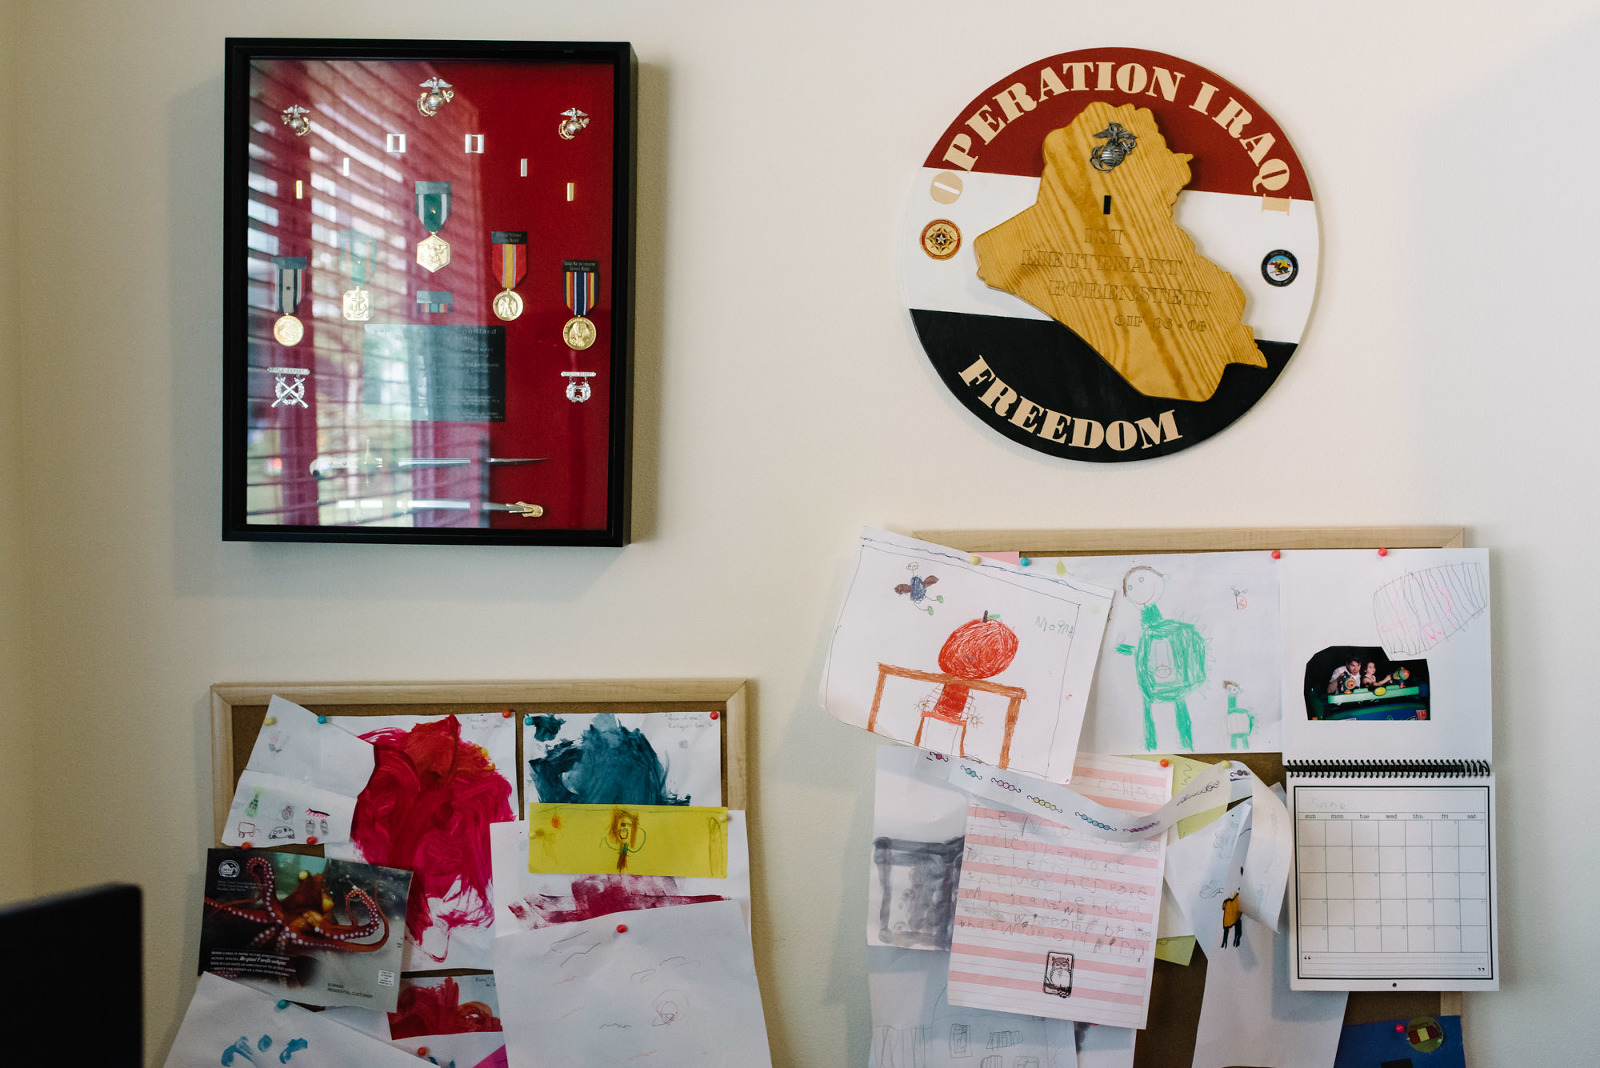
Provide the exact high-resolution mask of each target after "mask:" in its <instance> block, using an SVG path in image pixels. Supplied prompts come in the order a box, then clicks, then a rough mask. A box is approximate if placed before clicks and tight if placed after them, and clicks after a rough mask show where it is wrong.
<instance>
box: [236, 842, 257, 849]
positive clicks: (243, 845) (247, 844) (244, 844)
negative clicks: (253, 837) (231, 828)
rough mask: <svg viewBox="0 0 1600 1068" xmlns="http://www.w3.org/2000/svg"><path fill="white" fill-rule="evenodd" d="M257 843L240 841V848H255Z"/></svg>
mask: <svg viewBox="0 0 1600 1068" xmlns="http://www.w3.org/2000/svg"><path fill="white" fill-rule="evenodd" d="M255 845H256V844H255V843H254V842H240V843H239V848H240V849H254V848H255Z"/></svg>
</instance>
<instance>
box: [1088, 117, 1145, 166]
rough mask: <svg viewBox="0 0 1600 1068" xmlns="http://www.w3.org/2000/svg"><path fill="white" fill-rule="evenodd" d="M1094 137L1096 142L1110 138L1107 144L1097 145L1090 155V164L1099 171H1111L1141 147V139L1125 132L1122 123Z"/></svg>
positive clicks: (1109, 127)
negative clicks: (1130, 153) (1103, 138)
mask: <svg viewBox="0 0 1600 1068" xmlns="http://www.w3.org/2000/svg"><path fill="white" fill-rule="evenodd" d="M1094 136H1095V138H1096V140H1098V139H1099V138H1102V137H1109V138H1110V140H1109V141H1107V142H1106V143H1105V144H1103V145H1096V146H1095V147H1094V151H1093V152H1090V153H1089V164H1090V166H1092V167H1094V169H1095V170H1097V171H1109V170H1111V169H1112V168H1114V167H1115V166H1116V165H1117V164H1119V163H1121V162H1122V161H1123V160H1125V159H1127V158H1128V153H1129V152H1132V151H1133V150H1134V149H1135V148H1137V147H1139V139H1138V138H1137V137H1135V136H1133V134H1131V133H1129V132H1128V131H1127V130H1124V129H1123V128H1122V123H1120V122H1114V123H1112V124H1111V125H1110V126H1107V127H1106V128H1105V129H1104V130H1101V131H1100V132H1099V133H1097V134H1095V135H1094Z"/></svg>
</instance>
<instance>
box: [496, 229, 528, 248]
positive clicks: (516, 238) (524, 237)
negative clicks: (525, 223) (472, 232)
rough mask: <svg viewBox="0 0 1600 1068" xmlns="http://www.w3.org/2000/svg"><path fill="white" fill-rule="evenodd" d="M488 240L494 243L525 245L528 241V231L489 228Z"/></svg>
mask: <svg viewBox="0 0 1600 1068" xmlns="http://www.w3.org/2000/svg"><path fill="white" fill-rule="evenodd" d="M489 240H490V242H492V243H493V244H496V245H526V244H527V243H528V231H526V230H490V231H489Z"/></svg>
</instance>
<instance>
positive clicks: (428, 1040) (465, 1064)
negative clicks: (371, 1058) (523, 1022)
mask: <svg viewBox="0 0 1600 1068" xmlns="http://www.w3.org/2000/svg"><path fill="white" fill-rule="evenodd" d="M505 1044H506V1036H505V1035H504V1034H502V1033H501V1032H499V1031H469V1032H467V1033H466V1034H460V1035H419V1036H417V1037H415V1038H397V1039H395V1040H394V1042H393V1043H392V1045H393V1046H394V1048H395V1049H398V1050H403V1051H405V1052H407V1053H410V1054H412V1056H413V1060H412V1062H411V1063H412V1065H413V1068H427V1066H428V1065H429V1063H430V1059H431V1063H432V1064H438V1065H442V1066H444V1068H449V1066H450V1065H454V1066H455V1068H469V1066H470V1065H474V1064H477V1063H478V1062H479V1061H482V1060H483V1059H484V1058H485V1057H488V1056H490V1055H491V1054H493V1053H494V1052H495V1051H496V1050H498V1049H503V1048H504V1047H505ZM421 1050H427V1051H428V1052H427V1053H425V1054H424V1053H420V1052H419V1051H421ZM290 1068H293V1066H292V1065H291V1066H290Z"/></svg>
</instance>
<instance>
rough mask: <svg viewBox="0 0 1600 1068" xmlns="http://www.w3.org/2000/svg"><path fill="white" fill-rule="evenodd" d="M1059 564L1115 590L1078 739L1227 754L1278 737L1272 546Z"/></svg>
mask: <svg viewBox="0 0 1600 1068" xmlns="http://www.w3.org/2000/svg"><path fill="white" fill-rule="evenodd" d="M1060 562H1061V564H1062V566H1063V567H1065V568H1066V571H1067V574H1069V575H1071V576H1073V577H1075V578H1078V579H1082V580H1083V581H1085V582H1093V583H1095V584H1096V585H1100V586H1109V587H1111V588H1112V589H1114V590H1115V591H1116V598H1115V600H1113V601H1112V604H1111V617H1110V620H1109V622H1107V624H1106V631H1105V637H1104V639H1103V640H1102V641H1101V644H1100V666H1099V668H1098V670H1097V671H1096V672H1095V678H1094V689H1093V691H1092V692H1091V693H1090V695H1089V710H1088V714H1087V715H1086V716H1085V717H1084V721H1083V741H1082V742H1081V743H1080V745H1081V747H1082V748H1084V749H1086V750H1088V751H1089V752H1092V753H1154V752H1164V753H1169V752H1200V753H1226V752H1231V751H1234V750H1240V751H1243V750H1255V751H1257V752H1261V751H1267V752H1270V751H1273V750H1276V749H1278V748H1279V747H1280V746H1281V744H1282V743H1281V741H1280V733H1279V724H1280V722H1281V718H1282V717H1281V714H1280V709H1281V705H1280V700H1281V698H1280V696H1279V683H1278V680H1279V674H1280V672H1279V662H1280V661H1279V653H1280V650H1281V649H1282V645H1283V634H1282V628H1281V627H1280V625H1279V617H1278V613H1279V605H1278V570H1277V566H1276V565H1277V564H1278V561H1276V560H1274V559H1272V555H1271V554H1270V553H1268V552H1265V551H1262V552H1242V553H1178V554H1172V555H1165V556H1080V557H1071V558H1064V559H1062V560H1061V561H1060ZM1049 563H1050V561H1048V560H1040V561H1037V562H1036V563H1035V566H1039V565H1048V564H1049Z"/></svg>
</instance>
